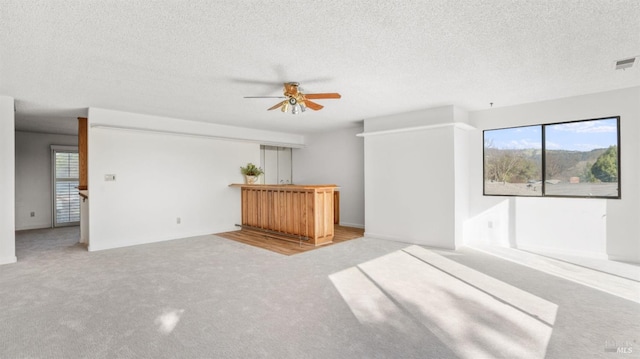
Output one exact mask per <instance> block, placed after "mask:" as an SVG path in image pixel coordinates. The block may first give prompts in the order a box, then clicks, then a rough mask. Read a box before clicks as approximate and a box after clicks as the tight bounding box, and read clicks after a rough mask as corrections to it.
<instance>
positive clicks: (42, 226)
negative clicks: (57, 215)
mask: <svg viewBox="0 0 640 359" xmlns="http://www.w3.org/2000/svg"><path fill="white" fill-rule="evenodd" d="M47 228H51V223H49V224H45V223H43V224H31V225H28V226H20V227H16V231H28V230H31V229H47Z"/></svg>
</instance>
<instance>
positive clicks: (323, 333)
mask: <svg viewBox="0 0 640 359" xmlns="http://www.w3.org/2000/svg"><path fill="white" fill-rule="evenodd" d="M78 238H79V232H78V229H77V227H72V228H62V229H55V230H33V231H24V232H18V233H17V238H16V251H17V256H18V263H16V264H11V265H4V266H0V338H2V340H1V342H0V358H261V357H269V358H472V357H473V358H478V357H510V358H511V357H517V356H520V357H525V356H526V357H544V356H546V357H549V358H598V357H602V358H612V357H620V358H627V357H638V353H640V341H639V340H640V334H639V333H640V325H639V323H640V305H638V304H637V303H634V302H632V301H629V300H625V299H623V298H620V297H617V296H613V295H611V294H608V293H605V292H602V291H598V290H596V289H593V288H590V287H586V286H583V285H580V284H578V283H575V282H572V281H569V280H566V279H562V278H559V277H556V276H552V275H549V274H547V273H543V272H539V271H536V270H534V269H531V268H528V267H525V266H521V265H518V264H516V263H513V262H511V261H506V260H503V259H499V258H496V257H493V256H490V255H488V254H485V253H481V252H478V251H475V250H472V249H463V250H460V251H457V252H449V251H429V250H426V249H424V248H421V247H417V246H409V245H408V244H403V243H397V242H388V241H381V240H374V239H368V238H361V239H356V240H352V241H348V242H345V243H341V244H338V245H334V246H330V247H326V248H321V249H319V250H316V251H312V252H308V253H303V254H298V255H295V256H283V255H279V254H276V253H273V252H270V251H266V250H262V249H259V248H255V247H251V246H247V245H243V244H241V243H238V242H234V241H230V240H226V239H223V238H220V237H216V236H213V235H211V236H202V237H195V238H187V239H181V240H174V241H168V242H163V243H156V244H150V245H142V246H136V247H129V248H121V249H114V250H107V251H100V252H87V251H86V250H85V248H84V247H82V246H81V245H79V244H76V242H77V240H78ZM434 308H436V309H437V310H436V309H434ZM614 344H615V345H616V346H622V345H631V346H635V347H633V350H632V353H631V354H616V353H613V352H610V351H609V352H607V351H605V350H606V349H609V350H610V349H611V348H612V347H613V346H614Z"/></svg>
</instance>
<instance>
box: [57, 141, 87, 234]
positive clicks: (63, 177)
mask: <svg viewBox="0 0 640 359" xmlns="http://www.w3.org/2000/svg"><path fill="white" fill-rule="evenodd" d="M53 163H54V170H53V172H54V183H53V189H54V204H53V208H54V216H53V217H54V226H55V227H58V226H65V225H75V224H78V223H79V222H80V195H79V194H78V189H77V187H78V185H79V179H78V178H79V158H78V152H77V150H75V151H71V150H58V149H55V148H54V149H53Z"/></svg>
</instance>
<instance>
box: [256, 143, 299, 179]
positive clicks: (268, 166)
mask: <svg viewBox="0 0 640 359" xmlns="http://www.w3.org/2000/svg"><path fill="white" fill-rule="evenodd" d="M291 154H292V152H291V148H288V147H276V146H266V145H261V146H260V165H261V167H262V169H263V170H264V175H263V177H262V180H263V181H264V182H263V183H264V184H292V183H293V181H292V165H291V161H292V157H291Z"/></svg>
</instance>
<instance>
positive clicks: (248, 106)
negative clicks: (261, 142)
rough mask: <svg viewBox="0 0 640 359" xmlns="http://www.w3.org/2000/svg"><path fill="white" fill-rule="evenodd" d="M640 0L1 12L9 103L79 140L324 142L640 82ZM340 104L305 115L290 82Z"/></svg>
mask: <svg viewBox="0 0 640 359" xmlns="http://www.w3.org/2000/svg"><path fill="white" fill-rule="evenodd" d="M638 19H640V1H637V0H629V1H624V0H619V1H616V0H583V1H577V0H570V1H569V0H567V1H565V0H548V1H544V0H530V1H526V0H523V1H512V0H484V1H483V0H461V1H450V0H445V1H402V0H400V1H371V0H349V1H344V0H340V1H336V0H333V1H332V0H324V1H320V0H313V1H308V0H298V1H256V0H234V1H186V0H185V1H177V0H174V1H169V0H161V1H150V0H149V1H125V0H122V1H110V0H100V1H92V0H89V1H86V0H84V1H83V0H77V1H50V0H47V1H31V0H0V55H1V57H0V94H3V95H8V96H12V97H14V98H15V99H16V109H17V113H16V127H17V128H18V129H25V130H26V129H31V130H37V131H54V132H73V130H74V128H75V117H77V116H81V115H86V113H87V108H88V107H103V108H108V109H115V110H122V111H130V112H137V113H144V114H152V115H160V116H169V117H175V118H183V119H189V120H196V121H207V122H213V123H222V124H228V125H235V126H245V127H253V128H260V129H270V130H277V131H285V132H293V133H302V134H304V133H309V132H316V131H324V130H330V129H334V128H339V127H347V126H353V124H355V123H357V122H358V121H361V120H363V119H365V118H371V117H377V116H383V115H389V114H394V113H401V112H407V111H413V110H419V109H425V108H430V107H434V106H441V105H449V104H453V105H456V106H459V107H461V108H463V109H466V110H470V111H472V110H478V109H485V108H488V107H489V103H490V102H493V103H494V107H495V106H508V105H514V104H520V103H527V102H534V101H541V100H547V99H554V98H561V97H568V96H575V95H580V94H586V93H594V92H600V91H607V90H613V89H619V88H625V87H631V86H638V85H640V70H639V69H638V67H639V66H637V65H636V66H634V67H633V68H631V69H628V70H626V71H620V70H619V71H615V70H614V69H613V68H614V62H615V61H616V60H619V59H623V58H628V57H633V56H638V55H640V20H638ZM285 81H298V82H300V83H301V87H302V88H303V89H304V90H306V91H307V92H340V93H341V94H342V99H340V100H318V101H317V102H319V103H321V104H323V105H325V108H324V109H323V110H321V111H318V112H313V111H310V110H309V111H307V112H305V113H303V114H299V115H291V114H283V113H281V112H279V111H269V112H267V111H266V109H267V108H269V107H271V106H272V105H273V104H275V103H276V102H277V100H276V99H245V98H243V97H244V96H263V95H274V96H278V95H280V94H281V88H282V82H285Z"/></svg>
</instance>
